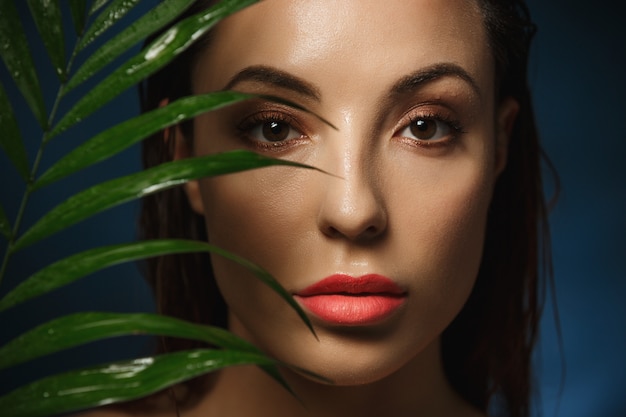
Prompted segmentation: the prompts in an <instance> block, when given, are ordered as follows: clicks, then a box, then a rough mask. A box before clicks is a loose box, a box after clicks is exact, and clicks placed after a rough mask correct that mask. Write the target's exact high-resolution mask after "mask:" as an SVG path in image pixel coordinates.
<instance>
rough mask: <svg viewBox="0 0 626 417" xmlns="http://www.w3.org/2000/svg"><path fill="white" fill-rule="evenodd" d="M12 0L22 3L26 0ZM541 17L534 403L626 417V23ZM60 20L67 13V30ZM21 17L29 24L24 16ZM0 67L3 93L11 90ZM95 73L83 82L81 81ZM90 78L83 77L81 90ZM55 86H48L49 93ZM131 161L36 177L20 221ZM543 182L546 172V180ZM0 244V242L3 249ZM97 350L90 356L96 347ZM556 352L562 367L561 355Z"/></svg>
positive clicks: (144, 296) (7, 320)
mask: <svg viewBox="0 0 626 417" xmlns="http://www.w3.org/2000/svg"><path fill="white" fill-rule="evenodd" d="M18 3H20V7H21V8H22V9H25V6H23V5H24V4H25V2H18ZM529 3H530V7H531V11H532V12H533V16H534V18H535V20H536V21H537V23H538V25H539V32H538V35H537V38H536V43H535V48H534V51H533V56H532V64H531V71H530V74H531V82H532V85H533V89H534V97H535V103H536V109H537V119H538V123H539V126H540V130H541V134H542V137H543V140H544V144H545V148H546V150H547V152H548V154H549V155H550V157H551V158H552V161H553V162H554V164H555V166H556V168H557V170H558V172H559V175H560V177H561V196H560V200H559V203H558V205H557V206H556V208H555V209H554V211H553V212H552V214H551V223H552V233H553V252H554V265H555V289H556V292H555V293H549V294H548V303H547V307H546V314H545V316H544V320H543V327H542V334H541V341H540V345H539V348H538V352H537V353H538V354H537V379H538V383H539V388H538V390H539V391H540V400H539V401H538V402H537V403H538V406H539V407H540V408H541V409H542V410H543V415H545V416H563V417H587V416H597V417H624V416H626V396H625V394H626V359H625V358H624V354H625V353H626V303H624V300H626V237H625V234H626V215H625V214H626V156H625V155H626V105H625V104H624V99H625V98H626V81H625V80H624V75H623V74H624V64H625V63H626V29H625V25H624V23H626V22H625V21H624V18H623V16H624V15H623V13H622V12H621V11H620V10H616V8H615V7H614V6H613V7H610V6H609V2H608V1H606V0H605V1H596V2H595V3H594V4H593V6H590V5H589V4H588V2H583V1H581V0H575V1H573V0H570V1H567V0H550V1H549V2H548V1H541V0H529ZM69 28H70V26H68V30H69ZM26 29H27V30H28V31H29V33H31V34H32V33H34V30H35V29H34V26H33V24H32V22H29V23H28V25H27V27H26ZM34 54H35V60H36V62H37V65H38V66H39V67H40V68H41V70H42V71H41V72H42V74H45V75H43V76H42V81H43V83H46V80H48V81H50V80H49V79H50V78H53V77H54V76H53V74H52V72H51V71H50V69H51V68H50V64H49V63H48V60H47V57H46V56H45V53H44V52H43V50H42V49H41V47H37V49H36V50H35V52H34ZM0 79H1V80H2V83H3V84H4V85H5V86H6V88H7V90H8V93H9V94H10V95H11V96H16V95H17V94H18V93H17V92H16V91H15V89H14V88H12V86H11V85H10V83H9V82H7V74H6V71H5V70H4V68H3V67H2V68H0ZM92 85H93V84H92ZM87 88H89V86H86V87H84V89H83V90H82V91H83V92H84V91H85V90H86V89H87ZM55 93H56V92H55V91H46V93H45V94H46V99H47V101H48V103H49V105H50V103H51V101H52V100H53V97H54V95H55ZM17 111H18V115H19V118H20V124H21V126H22V128H23V129H24V130H25V131H26V132H30V133H28V134H27V135H26V136H27V137H31V138H35V139H32V140H27V142H28V145H29V148H30V157H31V158H33V157H34V152H35V151H34V150H35V149H36V146H37V145H38V138H39V134H38V133H36V132H37V130H36V129H33V128H32V125H33V123H34V122H33V120H32V118H31V117H30V116H29V114H28V111H27V110H25V109H24V108H20V109H18V110H17ZM136 111H137V101H136V98H135V94H134V91H129V92H127V93H125V94H124V95H123V96H121V97H120V98H118V99H116V101H115V103H114V105H113V106H109V107H107V110H106V111H105V112H98V113H97V114H96V115H94V116H93V117H92V118H90V119H89V121H88V123H86V124H85V125H84V126H79V127H77V128H75V129H72V130H71V131H69V132H68V134H67V135H64V136H63V137H59V138H57V139H55V140H54V142H53V143H52V144H51V146H50V147H49V149H48V150H47V152H46V155H45V158H44V161H43V166H44V167H47V166H50V165H51V164H52V163H53V162H54V161H55V160H56V159H57V158H58V157H59V155H61V154H63V153H64V152H66V151H67V149H70V148H71V147H73V146H75V145H76V144H77V143H80V142H81V141H82V140H84V139H86V138H88V137H90V136H91V135H93V134H94V133H96V132H98V131H100V130H102V129H103V128H105V127H106V126H109V125H110V124H111V123H112V122H115V121H121V120H123V119H124V118H125V117H127V115H128V114H132V113H135V112H136ZM138 169H139V152H138V150H137V149H134V150H132V151H130V152H127V153H125V154H124V155H121V156H119V157H116V158H114V159H113V160H111V161H107V162H105V163H103V164H101V165H99V166H97V167H95V168H93V169H89V170H87V171H85V174H84V175H78V176H77V177H75V178H73V179H72V180H69V181H63V182H61V183H59V184H57V185H54V186H51V187H49V188H48V189H44V190H42V191H41V192H39V193H38V194H36V196H35V197H34V198H33V200H32V204H31V205H30V207H29V210H28V211H27V214H26V218H25V222H26V224H30V223H32V222H33V221H35V220H36V219H37V218H38V217H39V216H40V215H41V213H43V212H44V211H45V210H46V209H48V208H49V207H50V204H52V203H53V202H58V201H60V200H61V199H62V198H64V197H66V196H69V195H71V194H73V193H75V192H77V191H79V190H82V189H84V188H85V187H87V186H88V185H90V184H94V183H96V182H99V181H100V180H102V179H104V178H107V177H108V176H109V175H110V173H111V172H115V173H118V174H119V173H130V172H134V171H136V170H138ZM15 177H16V173H15V171H14V169H13V168H12V167H11V166H10V165H9V164H8V162H7V161H6V158H5V157H4V155H0V183H1V186H2V195H3V196H7V195H9V196H11V198H10V199H9V200H10V201H5V200H4V197H3V200H2V205H3V206H4V208H5V210H6V211H7V214H8V215H9V217H10V218H13V216H14V214H15V212H16V210H17V206H18V204H19V199H20V198H21V193H22V189H21V188H20V187H16V186H15V185H14V184H13V181H14V180H15ZM548 186H549V187H550V184H548ZM136 214H137V205H136V204H130V205H126V206H123V207H121V208H117V209H114V210H112V211H109V212H106V213H103V214H102V215H99V216H97V217H96V218H95V219H94V220H91V221H87V222H84V223H82V224H81V225H80V226H77V227H73V228H71V229H70V230H68V231H66V232H64V233H62V234H59V235H57V236H55V237H53V238H51V239H49V240H46V241H44V242H42V243H41V244H39V245H36V246H34V247H33V248H32V249H30V250H29V251H27V252H25V253H23V254H18V256H16V257H15V259H14V260H13V262H12V263H11V265H10V269H9V277H8V279H7V281H6V282H3V283H2V289H1V290H0V292H1V293H4V292H6V291H7V289H8V288H10V287H12V286H14V285H15V284H16V283H17V282H19V280H20V279H22V278H24V277H26V276H28V275H30V274H31V273H33V272H35V271H37V270H38V269H39V268H41V267H42V266H44V265H47V264H48V263H50V262H52V261H54V260H57V259H60V258H62V257H64V256H67V255H69V254H72V253H75V252H77V251H80V250H82V249H84V248H86V247H91V246H93V245H94V244H95V243H94V242H96V241H97V242H98V244H107V243H119V242H125V241H130V240H132V239H133V238H134V235H135V231H134V227H135V226H134V219H135V217H136ZM2 245H3V244H1V245H0V249H3V248H4V246H2ZM553 297H554V298H556V300H557V302H558V313H559V315H560V330H561V332H562V341H563V344H564V347H563V349H562V350H561V348H560V347H559V343H558V337H557V334H558V327H557V326H555V316H554V309H553V308H554V304H553V302H552V300H553ZM152 309H153V305H152V303H151V301H150V295H149V290H148V289H147V288H146V286H145V284H144V283H143V282H142V280H141V278H140V277H139V274H138V273H137V271H136V269H135V268H134V266H132V265H125V266H120V267H115V268H113V269H110V270H107V271H104V272H103V273H99V274H95V275H94V276H91V277H88V278H86V279H84V280H82V281H80V282H78V283H76V284H73V285H72V286H70V287H69V288H66V289H62V290H59V291H57V292H55V293H54V294H51V295H50V296H45V297H43V298H40V299H38V300H37V301H36V302H34V303H26V304H25V305H23V306H20V307H17V308H15V309H13V310H10V311H7V312H5V313H2V315H0V320H1V323H2V324H1V328H0V329H1V330H0V343H4V342H5V341H7V340H9V339H10V338H12V337H14V336H16V335H17V334H19V333H20V332H22V331H24V330H26V329H28V328H31V327H33V326H34V325H36V324H38V323H41V322H43V321H45V320H47V319H50V318H52V317H56V316H59V315H63V314H67V313H70V312H73V311H80V310H109V311H145V310H152ZM149 346H150V343H149V341H147V340H143V339H139V340H137V339H127V340H125V341H123V342H121V343H120V341H119V340H117V341H108V342H104V343H101V344H97V345H91V346H87V347H85V348H81V349H76V350H72V351H70V352H67V353H62V354H59V355H55V356H53V357H52V358H46V359H42V360H38V361H36V362H33V363H31V364H27V365H23V366H19V367H17V368H15V369H12V370H9V371H5V372H2V373H0V391H2V390H6V389H8V388H9V387H15V386H17V385H19V384H21V383H25V382H28V381H30V380H32V379H33V378H35V377H37V376H40V375H42V374H47V373H53V372H59V371H62V370H65V369H68V368H73V367H78V366H84V365H86V364H89V363H93V362H94V360H98V361H105V360H112V359H119V358H123V357H127V356H129V355H131V356H132V355H138V354H140V353H141V352H145V351H146V350H147V349H149ZM94 358H96V359H94ZM563 363H565V368H563Z"/></svg>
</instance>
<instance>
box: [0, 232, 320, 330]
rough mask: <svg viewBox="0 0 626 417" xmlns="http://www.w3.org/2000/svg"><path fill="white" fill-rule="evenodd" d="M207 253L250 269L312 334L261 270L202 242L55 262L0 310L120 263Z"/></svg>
mask: <svg viewBox="0 0 626 417" xmlns="http://www.w3.org/2000/svg"><path fill="white" fill-rule="evenodd" d="M190 252H210V253H214V254H216V255H219V256H221V257H223V258H225V259H229V260H231V261H233V262H236V263H238V264H239V265H241V266H243V267H245V268H247V269H248V270H250V271H251V272H252V273H254V275H256V277H257V278H258V279H259V280H260V281H261V282H263V283H264V284H266V285H267V286H268V287H270V288H271V289H272V290H274V291H275V292H276V293H277V294H278V295H280V296H281V297H282V298H283V299H284V300H285V301H286V302H287V303H288V304H289V305H290V306H291V307H292V308H293V309H294V310H295V311H296V313H298V315H299V316H300V318H301V319H302V320H303V321H304V323H305V324H306V325H307V327H309V329H311V332H313V334H315V332H314V331H313V327H312V326H311V323H310V322H309V319H308V317H307V316H306V314H305V313H304V311H303V310H302V309H301V308H300V306H299V305H298V303H296V302H295V300H294V299H293V298H292V297H291V294H289V292H287V290H285V289H284V288H283V287H282V286H281V285H280V284H279V283H278V282H277V281H276V279H274V277H272V275H270V274H269V273H268V272H267V271H265V270H264V269H263V268H261V267H259V266H258V265H256V264H254V263H252V262H250V261H248V260H246V259H244V258H242V257H240V256H237V255H235V254H233V253H231V252H228V251H225V250H224V249H221V248H218V247H217V246H213V245H210V244H208V243H206V242H200V241H195V240H181V239H158V240H148V241H141V242H133V243H126V244H120V245H113V246H105V247H101V248H95V249H90V250H87V251H85V252H81V253H78V254H76V255H73V256H70V257H68V258H65V259H62V260H60V261H58V262H55V263H54V264H52V265H49V266H47V267H45V268H44V269H42V270H40V271H39V272H37V273H35V274H34V275H32V276H31V277H30V278H28V279H27V280H26V281H24V282H22V283H21V284H20V285H18V286H17V287H16V288H15V289H13V290H12V291H11V292H10V293H8V294H7V295H6V296H5V297H4V298H3V299H2V300H0V311H2V310H5V309H7V308H9V307H12V306H14V305H16V304H19V303H21V302H24V301H26V300H28V299H30V298H33V297H36V296H39V295H42V294H45V293H47V292H49V291H52V290H54V289H56V288H59V287H62V286H64V285H67V284H69V283H71V282H73V281H76V280H77V279H79V278H82V277H84V276H86V275H88V274H91V273H93V272H96V271H99V270H101V269H104V268H107V267H110V266H113V265H117V264H120V263H123V262H131V261H136V260H139V259H145V258H150V257H154V256H160V255H166V254H174V253H190Z"/></svg>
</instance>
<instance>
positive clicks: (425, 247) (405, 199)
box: [387, 158, 493, 314]
mask: <svg viewBox="0 0 626 417" xmlns="http://www.w3.org/2000/svg"><path fill="white" fill-rule="evenodd" d="M487 160H488V158H485V159H484V160H483V159H479V162H477V161H476V160H475V159H467V160H456V161H454V163H447V162H444V163H441V164H439V165H440V166H439V167H433V166H431V167H422V168H419V169H417V168H412V169H409V167H408V166H407V169H406V171H405V172H407V173H410V175H407V176H405V177H404V178H398V179H396V182H395V183H394V184H389V185H388V186H387V188H389V189H395V190H398V191H396V192H394V195H395V196H396V197H395V201H394V205H395V206H396V207H398V208H400V209H396V211H395V216H393V217H392V216H390V219H393V220H392V221H393V222H394V223H393V224H391V225H390V226H392V227H391V229H390V230H391V231H392V233H396V234H397V236H399V238H397V239H392V242H393V246H392V247H391V248H390V253H401V254H403V256H402V259H403V261H402V265H404V267H406V268H408V269H409V270H412V271H415V280H416V281H417V283H418V284H417V285H418V287H419V288H418V291H420V292H422V293H424V294H427V295H428V296H427V297H425V298H427V299H428V300H429V301H428V303H429V304H430V303H433V304H436V305H438V306H439V307H440V308H441V307H446V306H447V307H446V308H449V309H450V311H451V312H453V313H454V314H456V311H458V310H459V309H460V308H461V306H462V304H463V303H464V302H465V300H466V298H467V297H468V296H469V293H470V292H471V289H472V287H473V285H474V282H475V278H476V276H477V273H478V268H479V266H480V261H481V257H482V250H483V243H484V233H485V227H486V219H487V212H488V208H489V204H490V201H491V195H492V183H493V177H492V174H491V172H490V171H489V170H488V169H487V167H488V166H489V165H488V164H487V163H486V162H485V161H487ZM416 178H419V180H416ZM422 301H423V300H422Z"/></svg>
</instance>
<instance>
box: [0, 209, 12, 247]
mask: <svg viewBox="0 0 626 417" xmlns="http://www.w3.org/2000/svg"><path fill="white" fill-rule="evenodd" d="M0 233H2V234H3V235H4V236H5V237H6V238H7V239H10V238H11V233H12V232H11V223H9V219H8V218H7V215H6V213H5V212H4V209H3V208H2V205H0Z"/></svg>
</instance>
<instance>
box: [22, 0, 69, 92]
mask: <svg viewBox="0 0 626 417" xmlns="http://www.w3.org/2000/svg"><path fill="white" fill-rule="evenodd" d="M28 7H29V8H30V13H31V15H32V16H33V20H34V21H35V25H36V26H37V30H38V31H39V34H40V35H41V39H42V40H43V43H44V45H45V46H46V50H47V51H48V55H49V56H50V60H51V61H52V65H53V66H54V71H55V72H56V74H57V76H58V77H59V80H61V81H64V80H65V38H64V36H63V25H62V24H61V10H60V9H59V0H28Z"/></svg>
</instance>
